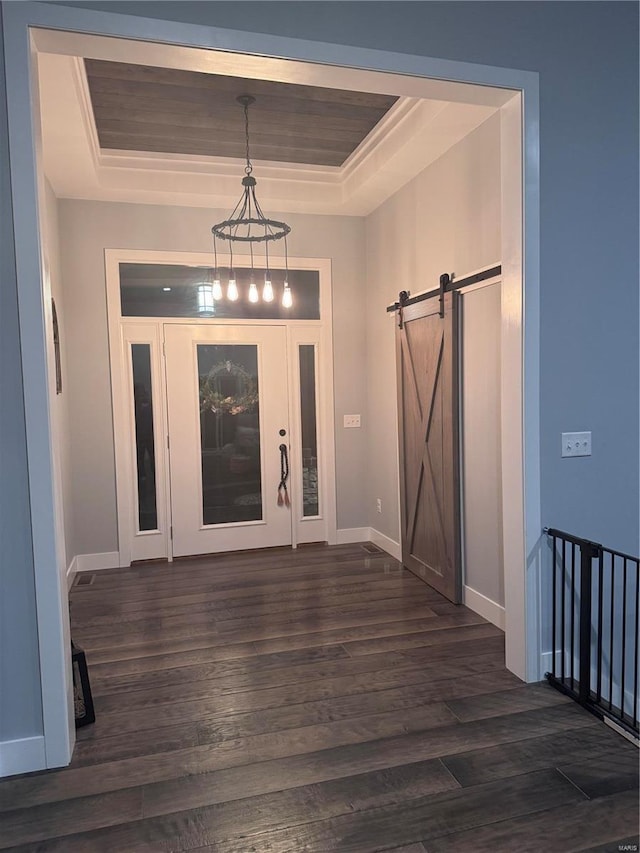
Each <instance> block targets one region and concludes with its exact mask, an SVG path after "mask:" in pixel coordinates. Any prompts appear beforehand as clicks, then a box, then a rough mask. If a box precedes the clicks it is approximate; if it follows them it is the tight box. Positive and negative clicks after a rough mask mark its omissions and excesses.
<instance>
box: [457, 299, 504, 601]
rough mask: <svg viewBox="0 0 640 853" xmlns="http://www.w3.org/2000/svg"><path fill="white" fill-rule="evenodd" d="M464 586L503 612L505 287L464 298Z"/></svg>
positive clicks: (462, 428) (462, 438)
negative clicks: (502, 306)
mask: <svg viewBox="0 0 640 853" xmlns="http://www.w3.org/2000/svg"><path fill="white" fill-rule="evenodd" d="M461 315H462V335H461V344H462V389H461V390H462V401H461V402H462V417H461V435H460V441H461V449H462V458H463V465H462V470H463V480H462V490H463V500H462V522H463V527H462V532H463V545H464V552H463V553H464V583H465V586H469V587H471V589H474V590H475V591H476V592H479V593H481V594H482V595H484V596H486V597H487V598H489V599H491V601H494V602H495V603H496V604H499V605H500V606H501V607H504V567H503V554H502V454H501V447H500V442H501V438H502V432H501V426H500V375H501V369H500V353H501V347H500V336H501V324H500V285H499V284H493V285H488V286H487V287H482V288H480V289H479V290H473V291H471V292H470V293H465V294H463V296H462V310H461Z"/></svg>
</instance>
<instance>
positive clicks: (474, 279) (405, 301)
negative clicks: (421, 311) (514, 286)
mask: <svg viewBox="0 0 640 853" xmlns="http://www.w3.org/2000/svg"><path fill="white" fill-rule="evenodd" d="M501 274H502V266H501V265H500V264H497V265H496V266H494V267H487V269H484V270H480V272H476V273H473V275H467V276H465V277H464V278H459V279H456V278H455V276H454V275H453V274H451V275H450V274H449V273H448V272H445V273H443V274H442V275H441V276H440V284H439V286H438V288H437V289H435V290H429V291H427V292H426V293H419V294H418V295H417V296H410V295H409V292H408V291H407V290H401V291H400V293H399V295H398V301H397V302H394V303H393V305H387V313H391V312H392V311H398V312H399V313H400V315H402V309H403V308H406V307H407V305H415V304H416V302H423V301H424V300H425V299H431V298H432V297H433V296H438V297H439V298H440V316H441V317H444V294H445V293H448V292H449V291H451V290H460V289H461V288H462V287H467V286H468V285H470V284H477V283H478V282H479V281H486V280H487V279H488V278H495V277H496V276H498V275H501ZM398 325H399V326H400V328H402V316H400V320H399V323H398Z"/></svg>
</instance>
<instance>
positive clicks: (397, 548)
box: [369, 527, 402, 561]
mask: <svg viewBox="0 0 640 853" xmlns="http://www.w3.org/2000/svg"><path fill="white" fill-rule="evenodd" d="M369 538H370V540H371V541H372V542H373V544H374V545H377V546H378V548H382V550H383V551H386V552H387V554H389V555H390V556H392V557H394V558H395V559H396V560H400V561H402V546H401V545H400V543H399V542H396V541H395V539H392V538H391V537H390V536H385V534H384V533H380V531H379V530H376V529H375V527H371V528H370V529H369Z"/></svg>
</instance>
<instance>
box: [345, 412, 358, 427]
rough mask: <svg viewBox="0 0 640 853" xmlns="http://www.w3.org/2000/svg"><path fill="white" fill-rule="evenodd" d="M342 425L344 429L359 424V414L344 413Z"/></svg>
mask: <svg viewBox="0 0 640 853" xmlns="http://www.w3.org/2000/svg"><path fill="white" fill-rule="evenodd" d="M344 426H345V429H353V428H354V427H359V426H360V415H345V416H344Z"/></svg>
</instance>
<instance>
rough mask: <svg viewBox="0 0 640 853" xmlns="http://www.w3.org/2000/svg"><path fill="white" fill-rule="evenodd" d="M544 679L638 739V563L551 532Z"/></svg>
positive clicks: (595, 546) (565, 534)
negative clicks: (547, 659) (548, 647)
mask: <svg viewBox="0 0 640 853" xmlns="http://www.w3.org/2000/svg"><path fill="white" fill-rule="evenodd" d="M545 533H546V534H547V536H548V537H549V540H550V543H551V551H552V579H551V583H552V602H551V607H552V611H551V625H550V626H549V627H550V634H551V637H550V639H551V671H550V672H548V673H547V674H546V677H547V680H548V681H549V683H550V684H552V685H553V686H554V687H557V688H558V689H559V690H561V691H562V692H563V693H566V694H567V695H569V696H571V697H572V698H574V699H575V700H576V701H577V702H579V703H580V704H581V705H583V706H584V707H585V708H587V709H588V710H589V711H591V712H592V713H594V714H596V715H597V716H599V717H601V718H608V719H609V720H612V721H613V722H615V723H616V724H617V725H619V726H621V727H622V728H623V729H625V730H626V731H627V732H629V733H631V734H632V735H634V736H635V737H636V738H637V737H638V736H639V727H638V690H639V683H638V633H639V631H640V625H639V623H638V619H639V611H640V559H639V558H638V557H632V556H631V555H629V554H624V553H622V552H620V551H613V550H611V549H610V548H605V547H603V546H602V545H600V544H599V543H597V542H590V541H589V540H588V539H581V538H580V537H578V536H573V535H572V534H570V533H565V532H564V531H562V530H556V529H555V528H545Z"/></svg>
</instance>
